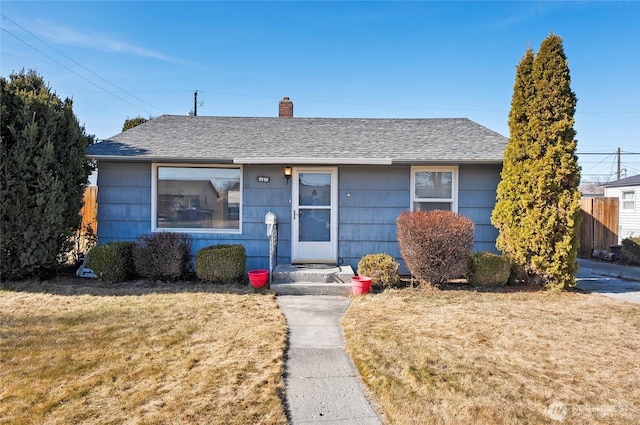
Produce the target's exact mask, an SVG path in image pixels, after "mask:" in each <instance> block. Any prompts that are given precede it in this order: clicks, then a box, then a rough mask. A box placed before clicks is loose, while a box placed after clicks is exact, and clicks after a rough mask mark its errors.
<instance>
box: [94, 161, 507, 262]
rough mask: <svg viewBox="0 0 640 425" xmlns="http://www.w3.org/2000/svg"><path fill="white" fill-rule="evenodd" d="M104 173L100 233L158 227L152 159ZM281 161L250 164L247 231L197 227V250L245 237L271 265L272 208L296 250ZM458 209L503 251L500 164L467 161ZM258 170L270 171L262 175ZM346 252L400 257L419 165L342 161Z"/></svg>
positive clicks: (282, 244) (341, 254)
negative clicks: (494, 220) (498, 218)
mask: <svg viewBox="0 0 640 425" xmlns="http://www.w3.org/2000/svg"><path fill="white" fill-rule="evenodd" d="M98 166H99V176H98V186H99V189H98V220H99V225H98V241H99V243H106V242H110V241H115V240H135V238H136V237H137V236H138V235H140V234H143V233H148V232H150V230H151V199H152V196H151V170H152V167H151V164H150V163H142V162H140V163H114V162H100V163H99V164H98ZM282 168H283V167H282V166H281V165H253V166H244V167H243V192H242V196H243V201H242V233H241V234H224V233H216V234H192V235H191V236H192V239H193V252H194V253H195V252H197V251H198V250H199V249H201V248H204V247H206V246H209V245H213V244H220V243H241V244H243V245H244V246H245V249H246V251H247V268H248V269H253V268H266V267H267V266H268V256H269V242H268V238H267V236H266V226H265V225H264V215H265V214H266V213H267V212H268V211H272V212H274V213H275V214H276V215H277V216H278V222H279V223H278V224H279V225H278V230H279V244H278V262H281V263H286V262H290V261H291V260H290V258H291V184H287V181H286V180H285V179H284V177H283V176H282ZM459 172H460V174H459V196H458V211H459V212H460V213H461V214H464V215H466V216H468V217H470V218H471V219H472V220H473V221H474V223H475V224H476V233H475V249H476V250H478V251H480V250H482V251H495V239H496V237H497V230H496V229H495V228H494V227H493V226H492V225H491V221H490V217H491V212H492V210H493V205H494V203H495V197H496V187H497V184H498V181H499V179H500V166H497V165H461V166H460V167H459ZM258 176H268V177H270V181H269V182H268V183H262V182H259V181H258ZM338 181H339V184H338V186H339V187H338V190H339V206H338V217H339V225H338V258H339V261H340V262H341V263H342V264H348V265H351V266H352V267H353V268H354V269H356V268H357V265H358V261H360V258H362V256H364V255H366V254H370V253H379V252H385V253H388V254H390V255H391V256H393V257H395V258H396V259H397V260H398V261H400V263H401V265H402V268H401V272H403V273H407V270H406V268H405V267H404V264H403V261H402V258H401V255H400V249H399V247H398V243H397V240H396V230H397V229H396V219H397V217H398V215H400V213H401V212H402V211H406V210H408V209H409V208H410V190H411V187H410V186H411V167H410V166H409V165H396V166H381V167H379V166H341V167H339V171H338Z"/></svg>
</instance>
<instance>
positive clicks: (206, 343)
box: [0, 279, 287, 425]
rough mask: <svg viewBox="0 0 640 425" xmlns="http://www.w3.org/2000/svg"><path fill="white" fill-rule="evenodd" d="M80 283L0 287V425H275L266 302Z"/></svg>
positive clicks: (278, 352)
mask: <svg viewBox="0 0 640 425" xmlns="http://www.w3.org/2000/svg"><path fill="white" fill-rule="evenodd" d="M84 282H85V281H83V280H80V279H69V280H68V281H66V282H65V281H64V280H63V281H49V282H44V283H28V282H27V283H18V284H3V285H2V288H3V290H0V423H12V424H27V423H29V424H31V423H33V424H35V423H38V424H54V423H60V424H62V423H65V424H72V423H82V424H125V423H132V424H133V423H145V424H169V423H172V424H173V423H176V424H177V423H179V424H243V425H244V424H286V423H287V419H286V415H285V409H284V407H283V400H284V379H283V371H284V350H285V346H286V323H285V320H284V317H283V315H282V314H281V312H280V311H279V310H278V307H277V305H276V303H275V298H274V296H273V295H258V294H251V293H216V292H217V289H216V288H217V287H216V286H215V285H202V284H198V283H195V282H186V283H173V284H140V283H130V284H125V285H109V284H104V283H100V282H95V281H90V282H92V283H89V284H85V283H84ZM223 288H224V287H223ZM38 292H40V293H38ZM240 292H242V291H240Z"/></svg>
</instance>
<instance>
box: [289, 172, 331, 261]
mask: <svg viewBox="0 0 640 425" xmlns="http://www.w3.org/2000/svg"><path fill="white" fill-rule="evenodd" d="M292 180H293V188H292V192H293V193H292V197H291V208H292V210H291V227H292V228H291V262H292V263H313V262H318V263H329V262H332V263H335V262H337V259H338V255H337V252H338V210H337V206H338V169H337V168H335V167H300V168H294V169H293V178H292Z"/></svg>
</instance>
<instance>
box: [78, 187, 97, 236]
mask: <svg viewBox="0 0 640 425" xmlns="http://www.w3.org/2000/svg"><path fill="white" fill-rule="evenodd" d="M97 201H98V187H97V186H88V187H87V189H86V191H85V192H84V205H83V206H82V209H81V210H80V215H82V227H81V229H82V230H83V231H84V230H85V229H86V228H87V226H91V229H92V230H93V232H94V233H96V232H97V231H98V202H97Z"/></svg>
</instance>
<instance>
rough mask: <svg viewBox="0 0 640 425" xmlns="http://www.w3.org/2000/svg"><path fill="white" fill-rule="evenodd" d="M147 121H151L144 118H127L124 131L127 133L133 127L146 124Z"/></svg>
mask: <svg viewBox="0 0 640 425" xmlns="http://www.w3.org/2000/svg"><path fill="white" fill-rule="evenodd" d="M147 121H149V120H148V119H146V118H142V117H135V118H127V119H126V120H125V122H124V124H123V125H122V131H127V130H129V129H132V128H133V127H137V126H139V125H140V124H144V123H146V122H147Z"/></svg>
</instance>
